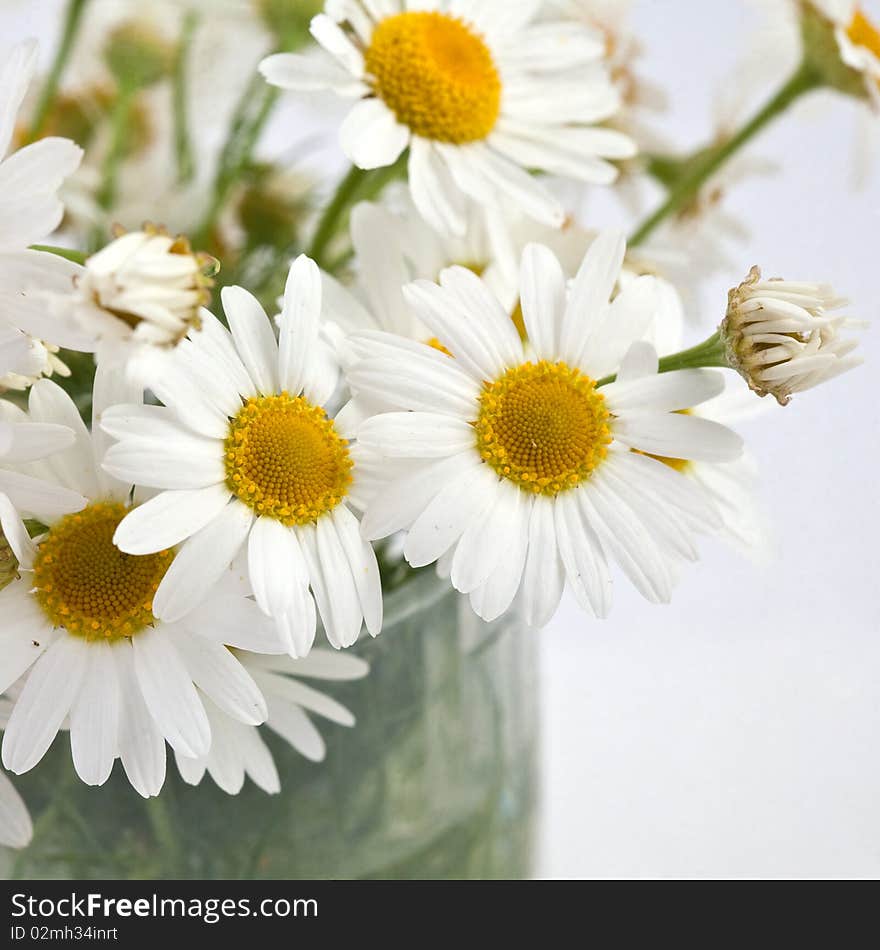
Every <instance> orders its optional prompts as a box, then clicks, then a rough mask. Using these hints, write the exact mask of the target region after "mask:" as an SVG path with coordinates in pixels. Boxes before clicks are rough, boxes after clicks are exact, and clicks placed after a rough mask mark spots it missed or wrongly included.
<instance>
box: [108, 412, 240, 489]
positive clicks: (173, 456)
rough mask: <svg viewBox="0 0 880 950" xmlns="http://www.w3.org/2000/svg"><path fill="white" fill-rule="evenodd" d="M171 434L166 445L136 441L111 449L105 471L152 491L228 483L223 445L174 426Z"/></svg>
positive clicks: (170, 428) (169, 429) (165, 442)
mask: <svg viewBox="0 0 880 950" xmlns="http://www.w3.org/2000/svg"><path fill="white" fill-rule="evenodd" d="M168 433H169V435H168V438H167V439H166V440H165V441H159V440H158V439H155V440H153V439H150V440H147V439H139V438H133V439H125V440H124V441H122V442H117V443H116V445H112V446H110V448H109V449H108V450H107V454H106V455H105V456H104V470H105V471H106V472H109V473H110V474H111V475H113V476H114V477H115V478H118V479H120V480H121V481H125V482H128V483H129V484H131V485H147V486H149V487H151V488H166V489H199V488H208V487H210V486H212V485H219V484H220V483H221V482H223V481H225V479H226V468H225V466H224V464H223V446H222V444H221V443H220V442H218V441H216V440H214V439H206V438H203V437H202V436H198V435H187V434H185V432H184V430H183V429H180V428H176V427H174V426H169V427H168Z"/></svg>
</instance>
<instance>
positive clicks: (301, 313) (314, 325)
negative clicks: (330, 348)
mask: <svg viewBox="0 0 880 950" xmlns="http://www.w3.org/2000/svg"><path fill="white" fill-rule="evenodd" d="M320 320H321V272H320V271H319V270H318V266H317V264H315V262H314V261H313V260H312V259H311V258H310V257H306V256H305V254H301V255H300V256H299V257H298V258H297V259H296V260H295V261H294V262H293V264H291V265H290V271H289V272H288V274H287V284H286V286H285V288H284V306H283V309H282V311H281V318H280V326H281V333H280V337H279V340H278V376H279V381H280V384H281V388H282V389H284V390H286V391H287V392H289V393H290V394H291V395H296V394H298V393H300V392H301V391H302V390H303V389H304V388H305V385H306V382H307V381H308V380H309V377H310V372H311V371H312V362H313V361H314V360H315V358H316V352H315V350H316V344H317V340H318V328H319V325H320Z"/></svg>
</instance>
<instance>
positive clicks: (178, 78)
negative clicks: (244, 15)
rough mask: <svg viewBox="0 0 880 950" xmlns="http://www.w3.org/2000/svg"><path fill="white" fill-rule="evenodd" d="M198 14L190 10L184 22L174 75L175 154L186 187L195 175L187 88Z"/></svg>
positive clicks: (181, 179) (181, 182)
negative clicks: (188, 69)
mask: <svg viewBox="0 0 880 950" xmlns="http://www.w3.org/2000/svg"><path fill="white" fill-rule="evenodd" d="M198 21H199V18H198V14H197V13H195V12H194V11H192V10H190V11H189V12H188V13H187V14H186V16H185V17H184V20H183V27H182V29H181V34H180V44H179V46H178V50H177V57H176V59H175V61H174V72H173V75H172V92H173V108H174V153H175V156H176V158H177V180H178V182H179V183H180V184H182V185H185V184H187V183H188V182H190V181H192V179H193V175H194V174H195V162H194V161H193V154H192V143H191V142H190V138H189V123H188V120H187V104H186V86H187V78H188V77H187V62H188V60H189V53H190V50H191V48H192V41H193V36H194V35H195V31H196V25H197V24H198Z"/></svg>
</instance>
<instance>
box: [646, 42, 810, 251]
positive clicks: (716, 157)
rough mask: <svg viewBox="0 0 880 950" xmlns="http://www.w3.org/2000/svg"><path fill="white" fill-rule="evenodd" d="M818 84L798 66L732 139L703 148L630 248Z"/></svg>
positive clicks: (804, 66) (806, 65) (806, 68)
mask: <svg viewBox="0 0 880 950" xmlns="http://www.w3.org/2000/svg"><path fill="white" fill-rule="evenodd" d="M821 85H822V77H821V76H820V75H819V74H818V73H817V72H816V70H815V69H814V67H813V66H812V65H811V64H809V63H807V62H806V61H805V62H804V63H802V64H801V66H800V67H799V68H798V69H797V71H796V72H795V73H794V74H793V75H792V76H791V78H790V79H789V80H788V82H786V83H785V85H784V86H783V87H782V88H781V89H780V90H779V91H778V92H777V93H776V95H775V96H773V98H772V99H770V101H769V102H767V103H766V104H765V105H764V106H763V107H762V108H761V109H759V110H758V112H757V113H756V114H755V115H754V116H753V117H752V118H751V119H750V120H749V121H748V122H746V124H745V125H743V127H742V128H741V129H740V130H739V131H738V132H737V133H736V134H735V135H733V136H731V137H730V138H729V139H727V140H726V141H724V142H722V143H721V144H720V145H718V146H717V147H715V148H709V149H705V150H704V151H703V152H702V153H701V154H700V155H699V156H698V158H697V159H696V160H695V161H694V162H693V164H692V165H691V168H690V170H689V171H687V172H686V173H685V175H684V177H683V178H682V179H681V180H680V181H678V182H677V183H676V184H675V185H674V187H673V188H672V189H671V191H670V192H669V196H668V197H667V199H666V201H665V202H664V203H663V204H662V205H661V206H660V207H659V208H658V209H657V210H656V211H655V212H654V213H653V214H652V215H651V216H650V217H649V218H647V219H646V220H645V221H644V222H642V224H641V225H640V226H639V228H638V229H637V230H636V231H635V233H634V234H633V235H632V237H631V238H630V240H629V245H630V247H635V246H636V245H638V244H641V243H643V242H644V241H645V240H646V239H647V238H648V237H650V235H651V234H653V233H654V231H655V230H656V229H657V227H658V226H659V225H660V224H661V223H662V222H663V221H665V220H666V218H668V217H669V216H670V215H673V214H677V213H678V212H679V211H681V210H682V209H683V208H684V207H686V206H687V204H688V203H689V202H690V201H691V199H692V198H693V197H694V195H695V194H696V193H697V192H698V191H699V190H700V188H702V186H703V185H705V184H706V182H707V181H708V180H709V179H710V178H711V177H712V175H714V174H715V173H716V172H717V171H718V169H719V168H721V166H722V165H724V163H725V162H726V161H727V160H728V159H729V158H730V157H731V156H732V155H734V154H735V153H736V152H738V151H739V150H740V149H741V148H742V147H743V145H745V144H746V143H747V142H748V141H750V140H751V139H752V138H754V137H755V136H756V135H757V134H758V133H759V132H760V131H761V130H762V129H764V128H765V127H766V126H767V125H768V124H769V123H770V122H772V121H773V119H775V118H776V117H777V116H779V115H781V114H782V113H783V112H784V111H785V110H786V109H787V108H788V107H789V106H790V105H791V104H792V103H793V102H794V101H795V100H796V99H798V98H799V97H800V96H802V95H803V94H804V93H806V92H809V91H810V90H811V89H815V88H817V87H818V86H821Z"/></svg>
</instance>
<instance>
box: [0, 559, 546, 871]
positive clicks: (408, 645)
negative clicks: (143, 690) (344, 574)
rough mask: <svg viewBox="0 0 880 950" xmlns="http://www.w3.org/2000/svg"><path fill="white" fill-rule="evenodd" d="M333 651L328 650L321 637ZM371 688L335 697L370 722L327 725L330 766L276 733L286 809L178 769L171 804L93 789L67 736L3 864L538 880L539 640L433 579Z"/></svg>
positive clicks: (374, 643) (372, 652)
mask: <svg viewBox="0 0 880 950" xmlns="http://www.w3.org/2000/svg"><path fill="white" fill-rule="evenodd" d="M319 636H320V634H319ZM355 649H356V650H357V652H358V653H359V654H360V655H361V656H363V657H364V658H365V659H367V660H368V661H369V663H370V665H371V672H370V675H369V676H368V677H366V678H365V679H363V680H359V681H357V682H352V683H330V684H324V685H325V686H326V687H327V691H328V692H330V693H332V695H334V696H335V697H336V698H337V699H339V700H340V701H341V702H342V703H344V704H345V705H346V706H347V707H348V708H349V709H351V710H352V712H354V714H355V715H356V717H357V725H356V726H355V727H354V728H352V729H345V728H342V727H339V726H335V725H332V724H329V723H326V722H324V721H320V722H319V728H320V729H321V732H322V734H323V735H324V737H325V739H326V740H327V756H326V758H325V760H324V761H323V762H321V763H312V762H309V761H307V760H305V759H303V758H302V757H301V756H300V755H298V754H297V753H296V752H294V751H292V750H291V749H290V748H289V747H288V746H287V745H285V744H284V743H283V742H281V741H278V740H276V737H275V736H274V735H273V734H271V733H267V734H266V739H267V742H268V743H269V744H270V746H271V748H272V751H273V753H274V755H275V759H276V762H277V764H278V770H279V773H280V775H281V783H282V791H281V794H280V795H275V796H270V795H266V794H265V793H264V792H262V791H261V790H260V789H258V788H256V787H255V786H253V785H252V784H251V783H250V782H247V783H246V784H245V787H244V789H243V790H242V792H241V793H240V794H239V795H237V796H228V795H226V794H225V793H223V792H221V791H220V790H219V789H218V788H217V787H216V786H215V785H214V784H213V782H212V781H211V780H210V779H209V778H205V780H204V781H203V782H202V784H201V785H200V786H198V787H197V788H192V787H190V786H188V785H186V784H185V783H183V782H182V781H181V780H180V778H179V776H178V775H177V772H176V769H175V767H174V764H173V759H172V758H171V757H169V768H168V778H167V780H166V783H165V787H164V789H163V791H162V794H161V796H160V797H159V798H158V799H152V800H150V801H144V800H143V799H141V798H140V796H138V795H137V793H136V792H134V791H133V789H131V788H130V786H129V785H128V783H127V781H126V779H125V776H124V775H123V774H122V772H121V768H120V766H119V765H118V763H117V765H116V767H115V769H114V772H113V775H112V776H111V778H110V780H109V781H108V782H107V784H106V785H105V786H103V787H102V788H88V787H86V786H84V785H83V784H82V783H81V782H80V781H79V780H78V779H77V778H76V776H75V774H74V772H73V769H72V766H71V764H70V746H69V740H68V738H67V734H66V733H62V734H61V735H60V736H59V738H58V739H57V740H56V741H55V743H54V745H53V747H52V749H51V750H50V751H49V753H48V755H47V756H46V758H45V759H44V761H43V762H42V763H41V764H40V765H39V766H37V768H35V769H34V770H33V771H32V772H31V773H29V774H27V775H25V776H22V777H21V778H19V779H16V785H17V787H18V788H19V790H20V791H21V792H22V794H23V796H24V798H25V800H26V801H27V802H28V804H29V806H30V808H31V812H32V815H33V818H34V828H35V831H34V840H33V842H32V843H31V845H30V846H29V847H28V848H26V849H24V850H23V851H21V852H11V851H6V850H5V849H4V851H3V855H2V870H3V872H4V874H5V876H6V877H19V878H29V879H36V878H85V879H89V878H98V879H100V878H105V879H106V878H109V879H124V878H143V879H163V878H197V879H210V878H231V879H236V878H306V879H311V878H346V879H351V878H386V879H387V878H499V877H500V878H517V877H526V876H528V875H529V873H530V861H531V846H532V830H533V815H534V793H535V766H536V761H535V756H536V738H537V703H536V700H537V695H536V688H537V674H536V667H535V654H536V644H535V639H534V632H533V631H529V630H527V629H526V628H525V626H524V624H522V623H521V621H520V620H519V619H517V618H516V617H513V618H508V619H504V620H502V621H498V622H496V623H493V624H485V623H483V622H482V621H480V620H478V619H477V618H476V617H475V616H474V615H473V613H472V612H471V610H470V608H469V606H468V605H467V603H466V601H465V600H464V599H463V598H461V597H460V596H459V595H457V594H454V593H452V592H450V591H449V590H448V587H447V585H446V584H443V583H441V582H439V581H438V580H437V578H436V577H434V576H433V574H429V573H424V574H421V575H419V576H416V577H413V578H411V579H410V580H408V581H406V582H405V583H404V584H402V585H401V586H400V587H399V588H397V589H396V590H395V591H393V592H392V593H391V594H390V595H388V596H387V597H386V623H385V628H384V630H383V632H382V634H381V636H380V637H378V638H377V639H376V640H370V639H369V638H366V639H363V640H361V641H360V642H359V643H358V645H357V646H356V648H355Z"/></svg>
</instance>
